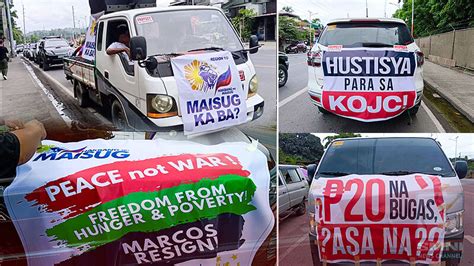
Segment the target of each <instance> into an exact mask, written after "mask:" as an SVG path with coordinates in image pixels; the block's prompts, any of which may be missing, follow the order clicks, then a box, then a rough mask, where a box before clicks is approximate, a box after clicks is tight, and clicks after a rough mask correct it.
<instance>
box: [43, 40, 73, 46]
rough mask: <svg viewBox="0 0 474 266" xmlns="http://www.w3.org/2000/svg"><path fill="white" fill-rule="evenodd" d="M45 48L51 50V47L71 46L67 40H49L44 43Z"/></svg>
mask: <svg viewBox="0 0 474 266" xmlns="http://www.w3.org/2000/svg"><path fill="white" fill-rule="evenodd" d="M44 46H45V47H48V48H51V47H66V46H69V44H68V43H67V42H66V41H65V40H47V41H46V42H45V43H44Z"/></svg>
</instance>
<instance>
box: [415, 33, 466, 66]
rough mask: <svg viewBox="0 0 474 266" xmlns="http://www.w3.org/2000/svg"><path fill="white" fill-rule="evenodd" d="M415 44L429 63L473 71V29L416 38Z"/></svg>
mask: <svg viewBox="0 0 474 266" xmlns="http://www.w3.org/2000/svg"><path fill="white" fill-rule="evenodd" d="M416 43H417V44H418V46H419V47H420V49H421V51H422V52H423V53H424V54H425V56H426V57H428V58H429V59H430V61H433V62H435V63H438V64H441V65H446V66H458V67H463V68H468V69H473V70H474V45H473V44H474V28H469V29H463V30H453V31H450V32H445V33H441V34H436V35H431V36H428V37H423V38H418V39H416Z"/></svg>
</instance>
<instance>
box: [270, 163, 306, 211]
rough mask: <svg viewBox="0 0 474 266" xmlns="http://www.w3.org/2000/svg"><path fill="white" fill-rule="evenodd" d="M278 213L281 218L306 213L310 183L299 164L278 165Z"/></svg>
mask: <svg viewBox="0 0 474 266" xmlns="http://www.w3.org/2000/svg"><path fill="white" fill-rule="evenodd" d="M278 170H279V171H278V213H279V217H280V218H281V219H283V218H286V217H288V216H290V215H292V214H296V215H303V214H305V213H306V199H307V195H308V191H309V185H308V182H307V181H306V178H305V176H304V174H303V172H301V170H300V167H299V166H297V165H280V166H279V167H278Z"/></svg>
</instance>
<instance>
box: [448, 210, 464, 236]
mask: <svg viewBox="0 0 474 266" xmlns="http://www.w3.org/2000/svg"><path fill="white" fill-rule="evenodd" d="M463 230H464V228H463V212H462V211H461V212H456V213H451V214H448V216H447V218H446V227H445V231H446V237H447V236H449V235H453V234H456V233H458V232H460V231H463Z"/></svg>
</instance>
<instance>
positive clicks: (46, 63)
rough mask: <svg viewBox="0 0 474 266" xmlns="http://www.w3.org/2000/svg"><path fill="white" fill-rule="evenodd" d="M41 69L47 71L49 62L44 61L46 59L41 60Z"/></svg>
mask: <svg viewBox="0 0 474 266" xmlns="http://www.w3.org/2000/svg"><path fill="white" fill-rule="evenodd" d="M43 70H44V71H48V70H49V64H48V62H46V60H43Z"/></svg>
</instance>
